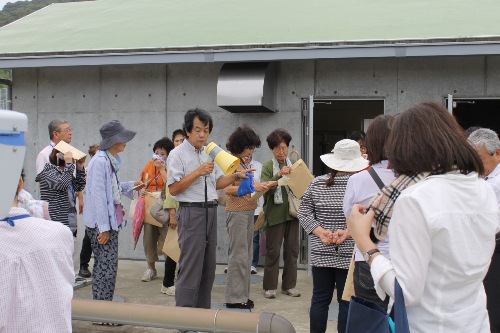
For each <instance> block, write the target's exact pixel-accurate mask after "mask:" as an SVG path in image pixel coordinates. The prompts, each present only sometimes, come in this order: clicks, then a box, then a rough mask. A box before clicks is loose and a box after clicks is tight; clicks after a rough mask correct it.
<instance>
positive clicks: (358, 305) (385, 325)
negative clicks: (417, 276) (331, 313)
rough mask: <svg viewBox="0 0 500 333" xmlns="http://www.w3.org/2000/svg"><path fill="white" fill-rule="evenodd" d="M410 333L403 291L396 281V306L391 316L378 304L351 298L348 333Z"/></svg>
mask: <svg viewBox="0 0 500 333" xmlns="http://www.w3.org/2000/svg"><path fill="white" fill-rule="evenodd" d="M394 329H395V331H396V332H397V333H410V327H409V325H408V317H407V315H406V307H405V300H404V296H403V290H402V289H401V286H400V285H399V283H398V280H397V279H395V281H394V305H393V307H392V312H391V315H388V314H387V312H386V311H385V310H384V309H382V308H381V307H380V306H378V305H377V304H375V303H373V302H371V301H367V300H365V299H363V298H360V297H355V296H352V297H351V301H350V303H349V313H348V315H347V327H346V333H366V332H370V333H388V332H394Z"/></svg>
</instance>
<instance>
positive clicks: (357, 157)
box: [320, 139, 368, 172]
mask: <svg viewBox="0 0 500 333" xmlns="http://www.w3.org/2000/svg"><path fill="white" fill-rule="evenodd" d="M320 158H321V160H322V161H323V163H325V164H326V166H328V167H329V168H331V169H333V170H337V171H344V172H356V171H360V170H363V169H365V168H366V167H367V166H368V160H366V159H364V158H363V157H362V156H361V151H360V149H359V143H357V142H356V141H354V140H349V139H344V140H340V141H339V142H337V143H336V144H335V147H334V148H333V150H332V152H331V153H329V154H324V155H321V156H320Z"/></svg>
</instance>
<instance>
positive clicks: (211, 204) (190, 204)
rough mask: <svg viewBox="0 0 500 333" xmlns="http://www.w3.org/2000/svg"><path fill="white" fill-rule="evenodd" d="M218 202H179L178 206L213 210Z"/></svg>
mask: <svg viewBox="0 0 500 333" xmlns="http://www.w3.org/2000/svg"><path fill="white" fill-rule="evenodd" d="M218 204H219V202H218V201H217V200H214V201H208V202H207V203H204V202H179V206H181V207H197V208H205V207H208V208H213V207H217V205H218Z"/></svg>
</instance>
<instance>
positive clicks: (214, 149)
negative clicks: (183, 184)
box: [205, 142, 240, 175]
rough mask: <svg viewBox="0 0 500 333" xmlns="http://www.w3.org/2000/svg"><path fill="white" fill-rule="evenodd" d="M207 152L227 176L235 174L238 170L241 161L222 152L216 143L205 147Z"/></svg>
mask: <svg viewBox="0 0 500 333" xmlns="http://www.w3.org/2000/svg"><path fill="white" fill-rule="evenodd" d="M205 152H206V153H207V155H209V156H210V157H211V158H212V159H213V160H214V162H215V163H217V165H218V166H219V167H220V168H221V169H222V172H224V174H225V175H230V174H232V173H233V172H235V171H236V169H237V168H238V164H240V159H239V158H238V157H235V156H233V155H231V154H229V153H228V152H226V151H224V150H222V149H221V148H220V147H219V146H217V145H216V144H215V142H210V143H209V144H208V145H207V146H206V147H205Z"/></svg>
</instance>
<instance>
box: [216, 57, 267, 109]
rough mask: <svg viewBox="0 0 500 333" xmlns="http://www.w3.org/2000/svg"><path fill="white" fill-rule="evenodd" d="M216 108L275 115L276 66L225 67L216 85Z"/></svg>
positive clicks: (238, 64) (240, 65) (230, 65)
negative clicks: (273, 113)
mask: <svg viewBox="0 0 500 333" xmlns="http://www.w3.org/2000/svg"><path fill="white" fill-rule="evenodd" d="M217 105H218V106H219V107H221V108H223V109H225V110H227V111H229V112H234V113H260V112H276V63H269V62H249V63H227V64H224V65H223V66H222V68H221V70H220V73H219V80H218V82H217Z"/></svg>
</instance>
